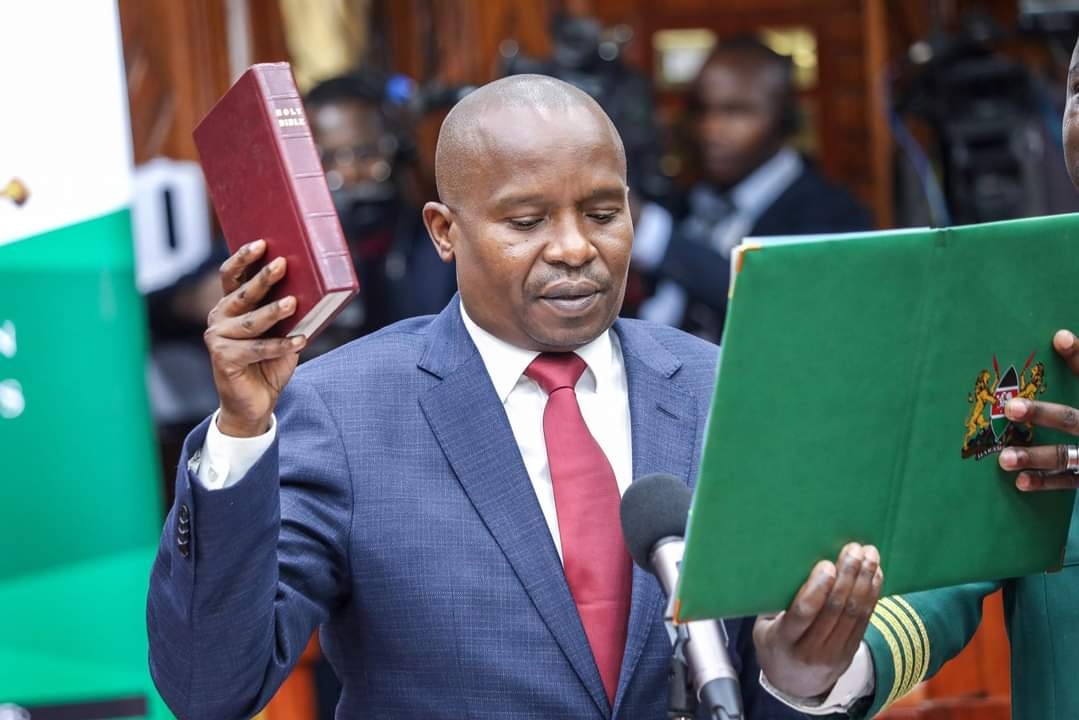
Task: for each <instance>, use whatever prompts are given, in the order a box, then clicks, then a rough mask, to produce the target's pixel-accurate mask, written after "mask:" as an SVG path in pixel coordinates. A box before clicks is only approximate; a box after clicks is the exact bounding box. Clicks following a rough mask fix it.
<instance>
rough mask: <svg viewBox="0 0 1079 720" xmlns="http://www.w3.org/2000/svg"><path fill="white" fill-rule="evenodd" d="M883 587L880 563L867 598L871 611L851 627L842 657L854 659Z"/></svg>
mask: <svg viewBox="0 0 1079 720" xmlns="http://www.w3.org/2000/svg"><path fill="white" fill-rule="evenodd" d="M882 587H884V571H883V570H882V569H881V568H880V566H879V565H878V566H877V571H876V572H875V573H873V578H872V581H871V582H870V585H869V595H868V596H867V597H866V599H865V600H866V604H867V605H868V608H869V612H868V613H866V615H865V617H864V618H861V619H860V620H859V621H858V622H857V623H855V625H854V627H852V628H851V630H850V634H849V635H848V637H847V644H846V645H845V646H844V647H843V654H842V657H844V658H850V659H851V660H853V659H854V654H855V653H856V652H858V645H859V644H860V643H861V642H862V638H863V637H864V636H865V629H866V627H868V625H869V619H870V618H871V617H872V616H873V611H874V610H875V609H876V607H877V601H878V600H880V591H881V588H882Z"/></svg>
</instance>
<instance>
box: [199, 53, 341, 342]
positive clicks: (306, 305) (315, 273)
mask: <svg viewBox="0 0 1079 720" xmlns="http://www.w3.org/2000/svg"><path fill="white" fill-rule="evenodd" d="M194 136H195V146H196V147H197V148H198V151H199V159H200V162H201V164H202V170H203V173H204V174H205V175H206V186H207V188H208V189H209V191H210V197H211V199H212V200H213V204H214V208H215V209H216V210H217V219H218V220H219V221H220V223H221V229H222V231H223V232H224V233H225V240H226V242H227V243H228V246H229V250H230V251H231V252H236V251H237V250H238V249H239V248H240V246H241V245H243V244H244V243H248V242H251V241H252V240H259V239H262V240H265V241H266V254H265V255H264V256H263V258H262V263H263V264H264V263H268V262H270V261H272V260H274V259H275V258H278V257H282V256H283V257H285V259H286V260H287V261H288V268H287V270H286V271H285V277H284V278H283V279H282V280H280V281H279V282H278V283H277V285H276V286H275V287H274V289H273V290H272V292H271V294H270V298H271V299H278V298H282V297H285V296H287V295H295V296H296V312H295V313H294V314H293V315H292V316H291V317H289V318H286V319H285V320H283V321H281V322H280V323H278V324H277V325H275V326H274V327H273V328H271V329H270V331H269V333H268V334H269V335H275V336H285V335H287V336H292V335H306V336H307V337H308V338H311V337H314V336H315V335H317V334H318V333H319V331H321V330H322V329H323V328H324V327H326V325H327V324H329V322H330V320H332V319H333V317H334V315H336V314H337V312H338V311H340V310H341V309H342V308H344V307H345V305H346V304H348V302H349V301H350V300H351V299H352V298H353V297H355V296H356V293H357V292H358V290H359V283H358V282H357V280H356V272H355V270H354V268H353V267H352V258H351V256H350V255H349V251H348V246H347V244H346V243H345V236H344V233H343V232H342V231H341V223H340V222H339V221H338V219H337V213H336V211H335V210H334V206H333V199H332V198H331V197H330V190H329V188H328V187H327V186H326V176H325V175H324V174H323V172H322V164H321V162H320V161H319V155H318V150H317V149H316V148H315V142H314V140H313V139H312V137H311V130H310V129H309V128H308V126H307V115H306V114H305V113H304V109H303V104H302V102H301V100H300V94H299V92H298V91H297V90H296V83H295V81H294V80H293V78H292V71H291V70H290V69H289V64H288V63H262V64H258V65H252V66H251V67H250V68H248V70H247V71H246V72H244V74H243V75H241V76H240V79H239V80H237V81H236V83H235V84H234V85H233V86H232V87H231V88H229V90H228V92H226V93H225V94H224V96H222V98H221V99H220V100H218V101H217V104H216V105H214V107H213V108H212V109H211V110H210V112H209V113H207V115H206V117H204V118H203V119H202V122H200V123H199V124H198V127H196V128H195V133H194Z"/></svg>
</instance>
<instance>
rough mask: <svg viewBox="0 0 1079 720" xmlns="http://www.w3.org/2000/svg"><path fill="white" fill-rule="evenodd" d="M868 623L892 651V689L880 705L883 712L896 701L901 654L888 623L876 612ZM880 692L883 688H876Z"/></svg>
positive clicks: (901, 664) (901, 660)
mask: <svg viewBox="0 0 1079 720" xmlns="http://www.w3.org/2000/svg"><path fill="white" fill-rule="evenodd" d="M869 622H870V623H871V624H872V625H873V627H875V628H876V629H877V630H878V631H879V632H880V634H881V637H883V638H884V642H885V643H887V644H888V649H889V650H891V651H892V668H893V670H894V672H893V673H892V675H893V677H892V687H891V690H890V691H889V693H888V698H887V699H886V700H885V701H884V704H883V705H881V708H880V709H881V710H882V711H883V710H884V709H885V708H887V707H888V706H889V705H891V704H892V703H894V702H895V700H896V690H898V689H899V674H900V672H901V668H902V667H903V654H902V653H901V652H900V650H899V643H897V642H896V640H895V633H894V632H893V631H892V628H891V626H890V625H888V623H886V622H885V621H884V620H882V619H881V618H880V616H879V615H878V614H877V613H876V612H874V613H873V614H872V615H871V616H870V617H869ZM882 690H883V688H881V687H878V688H877V692H880V691H882Z"/></svg>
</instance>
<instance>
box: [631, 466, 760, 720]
mask: <svg viewBox="0 0 1079 720" xmlns="http://www.w3.org/2000/svg"><path fill="white" fill-rule="evenodd" d="M691 497H692V493H691V492H690V489H689V487H687V486H686V484H685V483H684V482H683V481H681V480H679V479H678V478H676V477H674V476H673V475H666V474H662V473H657V474H654V475H647V476H645V477H643V478H640V479H639V480H636V481H634V482H633V483H632V484H630V486H629V488H628V489H627V490H626V492H625V494H624V495H623V496H622V504H621V507H620V514H621V516H622V535H623V537H624V538H625V540H626V547H627V548H628V549H629V553H630V555H631V556H633V561H634V562H636V563H637V564H638V565H640V566H641V568H643V569H644V570H647V571H648V572H650V573H652V574H653V575H655V576H656V577H657V578H658V579H659V582H660V585H662V586H663V590H664V592H666V593H667V597H668V598H669V600H668V603H667V610H666V617H667V619H668V621H669V622H670V621H671V620H672V616H673V612H672V606H673V604H674V591H675V587H676V586H677V584H678V573H679V565H680V564H681V562H682V553H683V551H684V550H685V540H684V539H683V538H684V536H685V533H686V516H687V515H688V514H689V503H690V499H691ZM674 631H675V632H676V633H677V639H676V641H675V651H676V655H677V653H678V650H679V649H681V651H682V654H683V656H684V660H685V662H686V664H687V665H688V666H689V672H690V677H691V679H692V682H693V688H694V689H695V690H696V691H697V698H698V699H699V701H700V703H701V704H703V705H704V706H705V707H706V708H707V709H708V712H709V713H710V715H711V717H713V718H717V719H718V720H737V719H739V718H744V717H745V716H744V714H743V712H742V692H741V688H740V687H739V684H738V674H737V673H736V672H735V671H734V668H733V667H732V666H731V660H730V657H729V656H728V655H727V634H726V631H725V630H724V629H723V623H722V622H719V621H716V620H695V621H692V622H688V623H678V624H675V625H674Z"/></svg>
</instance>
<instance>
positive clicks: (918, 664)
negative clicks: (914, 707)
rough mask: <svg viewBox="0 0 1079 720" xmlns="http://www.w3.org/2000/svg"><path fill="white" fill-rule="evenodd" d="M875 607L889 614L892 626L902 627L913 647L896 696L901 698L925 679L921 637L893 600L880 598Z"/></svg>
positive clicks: (924, 654) (924, 653) (923, 651)
mask: <svg viewBox="0 0 1079 720" xmlns="http://www.w3.org/2000/svg"><path fill="white" fill-rule="evenodd" d="M877 607H878V608H879V609H880V610H881V611H882V612H886V613H890V614H891V615H890V617H889V619H892V621H893V622H892V624H893V625H898V626H900V627H902V629H903V633H904V634H905V635H906V636H907V637H908V638H909V639H910V642H911V645H912V646H913V647H914V653H913V657H912V658H911V661H910V667H909V668H908V669H909V671H910V672H909V673H907V672H904V678H905V681H904V684H903V687H902V688H901V689H900V691H899V693H898V695H899V697H903V696H904V695H906V694H907V693H909V692H910V691H911V690H913V689H914V686H915V685H917V684H918V683H920V682H921V681H922V678H923V677H925V670H926V667H927V665H928V662H927V660H926V652H925V650H926V649H925V643H924V642H923V641H922V637H921V636H920V635H919V634H918V630H917V628H915V626H914V622H913V621H912V620H911V618H910V616H908V615H907V613H906V611H905V610H904V609H903V608H902V607H901V606H900V605H899V604H898V603H897V602H896V601H895V599H894V598H890V597H889V598H881V599H880V602H878V603H877Z"/></svg>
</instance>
